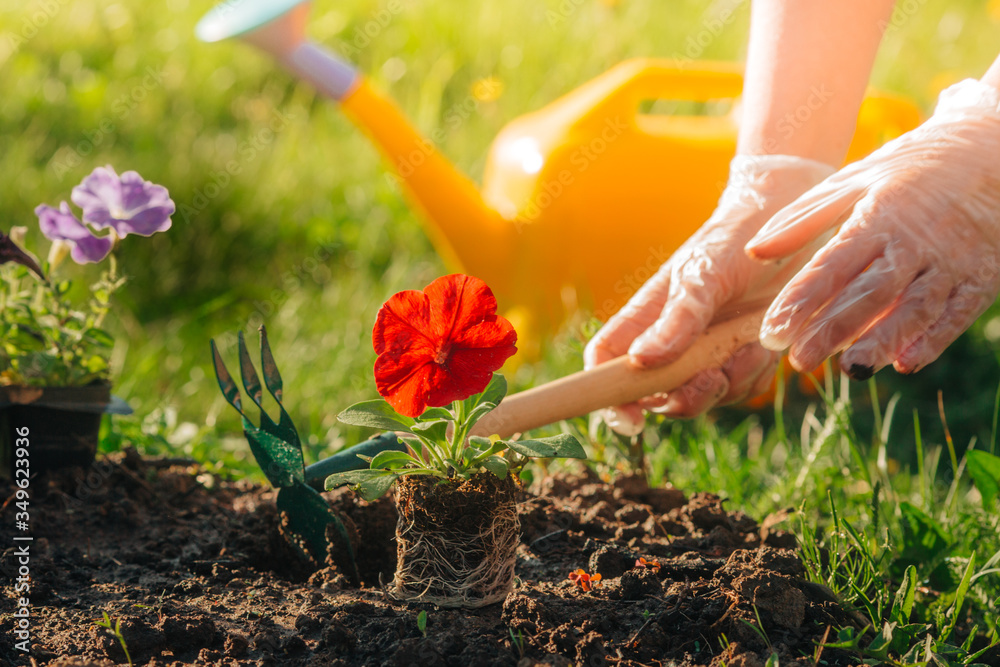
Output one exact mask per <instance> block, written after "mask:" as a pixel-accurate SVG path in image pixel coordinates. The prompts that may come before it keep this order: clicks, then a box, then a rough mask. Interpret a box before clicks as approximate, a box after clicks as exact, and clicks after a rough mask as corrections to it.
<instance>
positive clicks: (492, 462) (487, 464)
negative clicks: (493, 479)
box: [483, 456, 510, 479]
mask: <svg viewBox="0 0 1000 667" xmlns="http://www.w3.org/2000/svg"><path fill="white" fill-rule="evenodd" d="M483 467H484V468H486V469H487V470H489V471H490V472H491V473H493V474H494V475H496V476H497V477H498V478H499V479H506V478H507V475H509V474H510V463H508V462H507V459H505V458H503V457H501V456H490V457H488V458H487V459H486V460H485V461H483Z"/></svg>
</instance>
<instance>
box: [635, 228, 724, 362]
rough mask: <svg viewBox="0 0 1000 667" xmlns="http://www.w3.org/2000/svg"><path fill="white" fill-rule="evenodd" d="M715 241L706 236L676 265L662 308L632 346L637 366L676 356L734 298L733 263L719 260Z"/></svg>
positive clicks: (663, 360) (670, 360) (673, 358)
mask: <svg viewBox="0 0 1000 667" xmlns="http://www.w3.org/2000/svg"><path fill="white" fill-rule="evenodd" d="M712 245H713V242H712V239H711V237H708V238H706V239H704V243H703V244H702V245H699V246H697V247H692V248H691V250H690V252H689V254H688V256H687V258H686V259H685V261H684V262H683V264H682V265H681V266H680V267H679V268H675V270H674V273H673V274H672V276H671V279H670V293H669V296H668V299H667V302H666V305H665V306H664V307H663V312H661V313H660V315H659V317H658V318H657V319H656V322H654V323H653V325H652V326H650V327H649V328H648V329H647V330H646V331H645V332H644V333H643V334H642V335H641V336H639V337H638V338H636V340H635V342H634V343H632V345H631V346H630V347H629V350H628V353H629V357H631V361H632V363H633V364H634V365H635V366H638V367H640V368H653V367H657V366H663V365H665V364H669V363H671V362H673V361H674V360H676V359H677V358H678V357H680V356H681V355H682V354H683V353H684V352H685V351H686V350H687V349H688V348H689V347H690V346H691V344H692V343H693V342H694V341H695V339H696V338H697V337H698V336H699V335H701V333H702V332H703V331H704V330H705V328H706V327H707V326H708V324H709V322H711V321H712V318H713V317H714V316H715V312H716V310H717V309H718V307H719V305H720V304H721V303H723V302H725V301H727V300H729V299H730V298H731V296H732V294H733V287H734V284H735V281H736V278H735V277H734V276H731V275H729V274H730V270H729V269H730V267H726V266H721V265H720V264H719V261H718V259H717V257H716V255H717V253H715V252H713V251H712ZM710 253H711V254H710Z"/></svg>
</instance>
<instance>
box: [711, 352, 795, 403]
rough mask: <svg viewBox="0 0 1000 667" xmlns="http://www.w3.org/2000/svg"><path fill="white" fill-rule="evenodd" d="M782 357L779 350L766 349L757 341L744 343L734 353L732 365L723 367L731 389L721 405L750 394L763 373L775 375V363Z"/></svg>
mask: <svg viewBox="0 0 1000 667" xmlns="http://www.w3.org/2000/svg"><path fill="white" fill-rule="evenodd" d="M780 357H781V355H780V354H778V353H777V352H772V351H771V350H767V349H764V348H763V347H761V346H760V345H758V344H757V343H751V344H749V345H744V346H743V347H741V348H740V349H739V350H737V351H736V354H735V355H733V363H732V365H731V366H728V367H723V371H725V373H726V376H728V377H729V391H728V392H727V393H726V395H725V396H723V397H722V398H721V399H719V403H718V404H719V405H729V404H730V403H738V402H739V401H742V400H743V399H745V398H747V397H748V396H749V395H750V392H751V390H752V389H753V388H754V387H755V386H756V384H757V383H758V381H759V380H760V376H761V375H762V374H764V375H767V376H768V380H770V378H771V377H773V372H770V373H769V372H768V371H773V369H774V367H775V365H776V364H777V363H778V359H779V358H780Z"/></svg>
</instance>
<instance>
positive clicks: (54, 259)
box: [48, 241, 73, 271]
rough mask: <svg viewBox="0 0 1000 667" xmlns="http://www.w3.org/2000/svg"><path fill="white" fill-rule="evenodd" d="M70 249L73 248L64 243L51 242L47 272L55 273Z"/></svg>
mask: <svg viewBox="0 0 1000 667" xmlns="http://www.w3.org/2000/svg"><path fill="white" fill-rule="evenodd" d="M72 249H73V246H72V245H71V244H69V243H67V242H66V241H53V242H52V247H51V248H49V258H48V262H49V271H55V270H56V267H58V266H59V265H60V264H62V263H63V260H64V259H66V257H67V256H68V255H69V253H70V250H72Z"/></svg>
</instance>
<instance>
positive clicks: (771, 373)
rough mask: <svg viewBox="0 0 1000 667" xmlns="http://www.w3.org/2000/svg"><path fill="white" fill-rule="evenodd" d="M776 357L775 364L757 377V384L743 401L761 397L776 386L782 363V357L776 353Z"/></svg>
mask: <svg viewBox="0 0 1000 667" xmlns="http://www.w3.org/2000/svg"><path fill="white" fill-rule="evenodd" d="M774 356H775V359H774V362H773V363H772V364H771V366H770V368H768V369H766V370H765V371H764V372H763V373H761V374H760V375H759V376H758V377H757V380H756V382H754V384H753V386H752V387H751V388H750V391H748V392H747V395H746V396H745V397H744V398H743V400H749V399H751V398H754V397H756V396H760V395H761V394H763V393H764V392H766V391H769V390H770V389H771V386H772V385H773V384H774V379H775V375H776V372H777V370H778V364H780V363H781V355H780V354H777V353H775V355H774Z"/></svg>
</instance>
